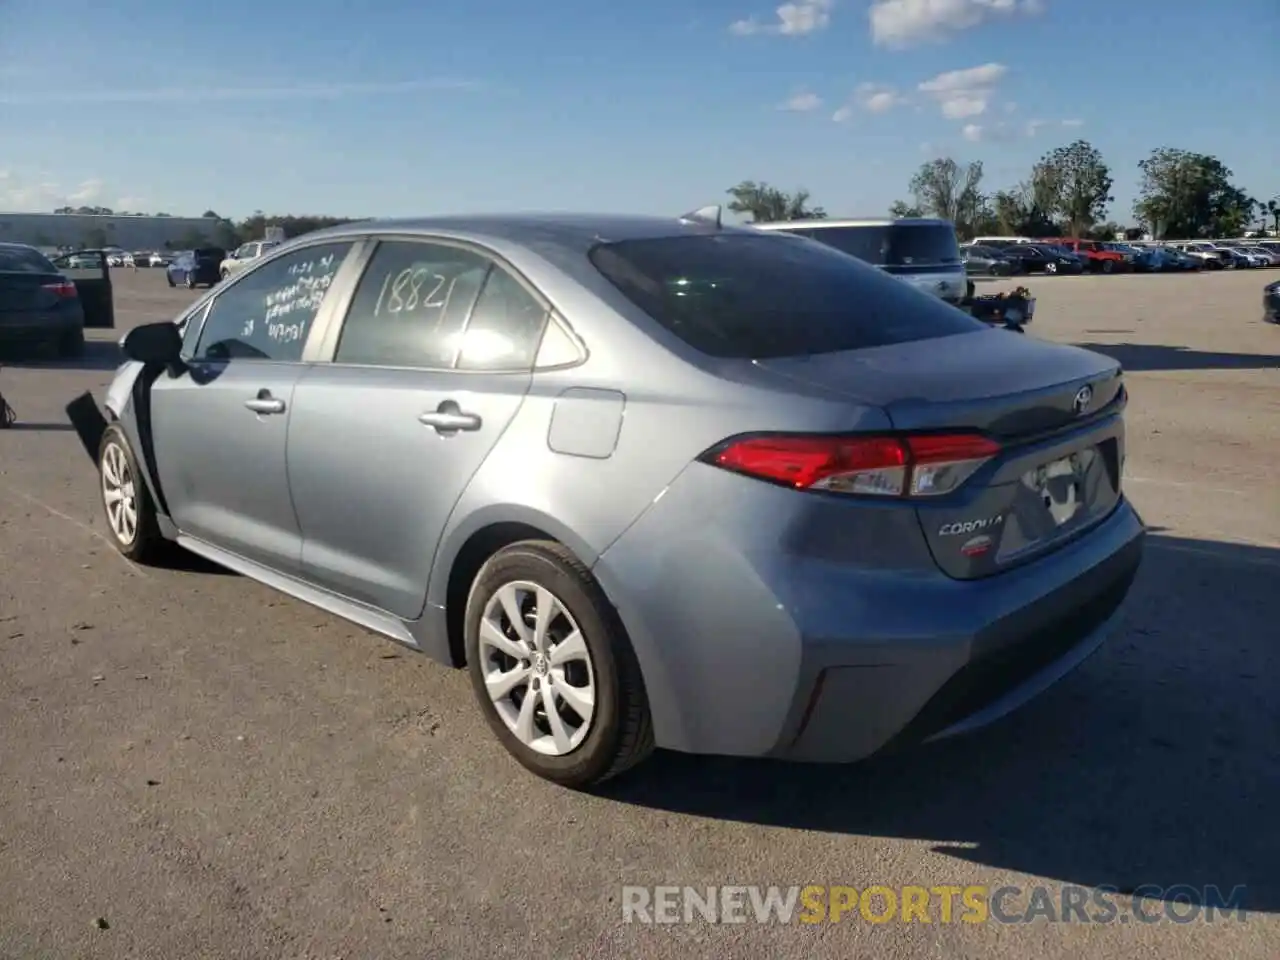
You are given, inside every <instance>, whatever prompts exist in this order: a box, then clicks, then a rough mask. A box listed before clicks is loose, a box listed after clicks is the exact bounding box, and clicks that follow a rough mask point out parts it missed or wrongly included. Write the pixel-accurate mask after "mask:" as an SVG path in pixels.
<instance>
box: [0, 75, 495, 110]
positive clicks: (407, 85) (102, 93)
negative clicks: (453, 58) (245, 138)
mask: <svg viewBox="0 0 1280 960" xmlns="http://www.w3.org/2000/svg"><path fill="white" fill-rule="evenodd" d="M479 86H481V84H479V83H477V82H474V81H471V80H447V79H445V80H404V81H400V82H397V83H311V84H294V85H292V86H284V87H273V86H253V87H190V88H187V87H156V88H154V89H138V90H127V89H124V90H122V89H111V88H103V89H99V90H85V89H77V90H35V91H28V92H23V91H3V92H0V103H3V104H15V105H26V104H46V103H175V102H182V103H195V102H208V101H235V100H248V101H262V100H337V99H339V98H342V97H376V96H394V95H396V94H404V93H416V92H419V91H424V90H471V89H475V88H477V87H479Z"/></svg>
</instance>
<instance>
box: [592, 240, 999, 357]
mask: <svg viewBox="0 0 1280 960" xmlns="http://www.w3.org/2000/svg"><path fill="white" fill-rule="evenodd" d="M590 256H591V261H592V262H593V263H594V264H595V266H596V269H598V270H599V271H600V272H601V273H602V274H603V275H604V276H605V277H606V278H607V279H608V280H609V281H610V282H612V283H613V284H614V285H615V286H616V287H617V288H618V289H619V290H620V291H621V292H622V293H623V294H624V295H625V296H627V297H628V298H629V299H630V300H631V301H632V302H633V303H635V304H636V305H637V306H638V307H640V308H641V309H642V310H644V312H645V313H647V314H648V315H649V316H650V317H652V318H653V319H654V320H656V321H657V322H658V323H659V324H661V325H662V326H663V327H665V328H666V329H667V330H669V331H670V332H671V333H673V334H675V335H676V336H677V337H679V338H680V339H681V340H683V341H684V342H685V343H687V344H689V345H690V346H692V347H693V348H694V349H696V350H699V351H701V352H703V353H705V354H708V355H710V356H715V357H738V358H766V357H785V356H804V355H808V354H818V353H834V352H837V351H841V350H857V349H861V348H865V347H875V346H882V345H884V344H891V343H903V342H906V341H912V340H925V339H929V338H932V337H945V336H949V335H951V334H956V333H967V332H970V331H975V330H981V329H985V325H984V324H982V323H980V322H978V321H976V320H974V319H973V318H972V317H970V316H968V315H967V314H965V313H962V312H961V311H959V310H957V309H955V308H954V307H951V306H948V305H947V304H945V303H943V302H942V301H941V300H940V299H938V298H937V297H935V296H933V295H932V294H927V293H922V292H920V291H918V290H915V289H914V288H912V287H911V286H910V285H908V284H906V283H903V282H902V281H901V280H899V279H897V278H895V277H892V276H890V275H888V274H886V273H884V272H882V271H880V270H877V269H875V268H874V267H870V266H868V265H866V264H864V263H861V262H859V261H858V260H856V259H854V258H853V257H849V256H846V255H845V254H843V253H839V252H837V251H835V250H833V249H831V248H829V247H827V246H825V245H824V244H821V243H818V242H816V241H800V242H798V241H796V240H795V239H793V238H787V237H778V236H772V235H769V234H765V233H754V234H750V233H741V232H738V231H725V232H723V233H717V234H706V235H699V236H678V237H660V238H651V239H644V240H622V241H618V242H615V243H603V244H599V245H598V246H596V247H595V248H594V249H593V250H592V251H591V254H590Z"/></svg>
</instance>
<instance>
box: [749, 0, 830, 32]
mask: <svg viewBox="0 0 1280 960" xmlns="http://www.w3.org/2000/svg"><path fill="white" fill-rule="evenodd" d="M833 3H834V0H794V2H792V3H784V4H782V6H780V7H778V8H777V9H776V10H775V11H774V14H775V15H776V16H777V22H775V23H761V22H760V21H759V20H757V19H756V18H755V17H748V18H747V19H746V20H737V21H734V22H733V23H732V24H730V25H729V32H730V33H733V34H737V35H738V36H740V37H745V36H750V35H752V34H756V33H779V34H782V35H783V36H790V37H800V36H804V35H805V34H806V33H815V32H816V31H818V30H822V29H824V28H826V27H827V26H828V25H829V24H830V23H831V6H832V4H833Z"/></svg>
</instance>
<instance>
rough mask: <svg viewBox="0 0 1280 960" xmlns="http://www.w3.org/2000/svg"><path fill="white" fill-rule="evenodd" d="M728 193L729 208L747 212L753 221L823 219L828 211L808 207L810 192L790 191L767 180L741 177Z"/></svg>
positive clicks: (737, 211)
mask: <svg viewBox="0 0 1280 960" xmlns="http://www.w3.org/2000/svg"><path fill="white" fill-rule="evenodd" d="M727 193H728V194H729V195H730V196H731V197H733V200H732V201H730V203H729V209H730V210H732V211H733V212H734V213H738V214H750V215H751V219H752V220H753V221H755V222H756V223H777V222H779V221H782V220H825V219H826V216H827V212H826V211H825V210H823V209H822V208H821V207H810V206H808V203H809V191H808V190H803V189H801V190H797V191H796V192H795V193H792V194H789V193H787V192H785V191H783V190H779V189H778V188H777V187H771V186H769V184H767V183H756V182H755V181H754V180H744V181H742V183H740V184H738V185H737V186H736V187H730V188H729V190H728V191H727Z"/></svg>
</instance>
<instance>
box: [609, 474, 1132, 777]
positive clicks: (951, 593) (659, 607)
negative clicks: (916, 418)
mask: <svg viewBox="0 0 1280 960" xmlns="http://www.w3.org/2000/svg"><path fill="white" fill-rule="evenodd" d="M714 472H715V471H712V470H710V468H704V475H700V476H698V477H697V478H696V479H695V480H694V481H693V482H691V483H690V482H686V481H688V480H689V479H690V478H689V477H688V476H687V475H686V476H685V477H682V478H681V480H680V481H677V483H676V484H673V486H672V487H671V488H669V489H668V491H667V492H666V493H665V494H664V496H663V497H662V498H660V499H659V500H658V501H657V502H656V503H655V505H654V506H653V507H651V508H650V510H649V511H647V513H646V514H645V515H643V516H642V517H641V518H640V519H638V520H637V521H636V522H635V524H633V526H632V527H631V529H629V530H628V532H627V533H626V534H624V535H623V536H622V537H621V538H619V540H618V542H617V543H615V544H614V545H613V546H611V547H610V548H609V549H608V550H606V551H605V552H604V553H603V554H602V555H601V557H600V559H599V561H598V562H597V564H596V566H595V572H596V575H597V577H598V578H599V579H600V582H601V584H602V585H603V586H604V588H605V591H606V592H607V593H608V595H609V596H610V598H611V599H612V600H613V601H614V604H615V606H616V607H617V609H618V612H619V615H620V616H621V617H622V620H623V623H624V624H625V626H626V628H627V630H628V633H629V635H630V637H631V640H632V644H633V646H634V647H635V649H636V653H637V657H638V659H639V660H640V663H641V668H642V671H643V672H644V677H645V683H646V687H647V688H648V691H649V698H650V706H651V709H652V711H653V719H654V731H655V737H656V739H657V741H658V744H659V746H663V747H667V748H669V749H675V750H681V751H686V752H691V753H716V754H728V755H739V756H769V757H776V758H781V759H790V760H804V761H818V762H850V761H856V760H860V759H862V758H865V757H867V756H870V755H871V754H874V753H877V752H879V751H881V750H884V749H886V748H892V747H896V746H899V745H906V744H911V743H919V742H923V741H925V740H928V739H931V738H933V737H936V736H939V735H944V734H950V733H956V732H960V731H962V730H964V729H968V728H970V727H974V726H978V725H981V724H984V723H987V722H990V721H991V720H993V719H995V718H996V717H997V716H1000V715H1003V714H1004V713H1006V712H1008V711H1009V710H1011V709H1014V708H1015V707H1017V706H1019V705H1020V704H1021V703H1024V702H1026V701H1027V700H1028V699H1030V698H1031V697H1033V696H1035V695H1037V694H1038V693H1039V692H1040V691H1042V690H1043V689H1045V688H1046V687H1047V686H1048V685H1049V684H1050V683H1051V682H1053V681H1054V680H1056V679H1058V678H1059V677H1060V676H1062V675H1065V673H1066V672H1069V670H1070V669H1071V668H1072V667H1074V666H1075V665H1076V664H1077V663H1079V662H1080V661H1082V660H1083V659H1084V657H1085V656H1087V654H1088V653H1089V652H1091V651H1092V650H1093V649H1095V648H1096V647H1097V646H1098V645H1099V644H1100V643H1101V642H1102V640H1103V639H1104V637H1105V634H1106V630H1107V628H1108V626H1109V624H1110V623H1111V622H1112V620H1113V619H1114V617H1115V616H1116V614H1117V611H1118V610H1119V609H1120V606H1121V604H1122V602H1123V600H1124V599H1125V596H1126V595H1127V593H1128V590H1129V587H1130V584H1131V583H1132V581H1133V577H1134V575H1135V573H1136V571H1137V569H1138V566H1139V563H1140V561H1141V557H1142V548H1143V537H1144V531H1143V526H1142V522H1141V520H1140V519H1139V518H1138V516H1137V514H1136V513H1135V511H1134V510H1133V509H1132V507H1131V506H1130V505H1129V504H1128V503H1127V501H1124V500H1121V501H1120V503H1119V505H1118V506H1117V507H1116V509H1115V510H1114V511H1113V512H1112V513H1111V514H1110V516H1108V518H1107V519H1106V520H1104V521H1102V522H1101V523H1100V524H1098V525H1097V526H1095V527H1093V528H1092V529H1091V530H1089V531H1087V532H1086V533H1084V534H1083V535H1081V536H1080V537H1079V538H1078V539H1076V540H1074V541H1071V542H1069V543H1068V544H1066V545H1064V546H1062V547H1060V548H1059V549H1057V550H1056V551H1054V552H1053V553H1051V554H1049V555H1047V556H1044V557H1042V558H1040V559H1038V560H1037V561H1035V562H1033V563H1029V564H1027V565H1026V566H1024V567H1020V568H1017V569H1013V570H1009V571H1007V572H1005V573H1002V574H998V575H995V576H992V577H987V578H984V579H980V580H973V581H959V580H954V579H951V578H950V577H947V576H946V575H944V574H943V573H941V572H940V571H939V570H938V569H937V567H936V565H935V564H934V563H933V562H932V559H931V557H929V556H927V546H926V545H925V544H924V543H923V535H921V536H920V538H919V540H920V544H919V546H918V547H917V545H916V544H915V543H912V542H908V540H910V539H911V538H908V537H904V536H900V535H898V534H897V533H896V531H895V530H894V529H891V528H890V526H889V525H887V521H883V522H885V523H886V526H884V528H883V530H882V531H881V532H882V533H883V534H884V537H883V538H882V539H875V538H873V539H866V538H864V537H863V536H861V535H859V536H858V538H857V542H858V544H860V545H862V546H859V547H858V549H859V550H861V551H865V552H866V553H867V554H869V555H870V554H874V556H869V557H868V560H867V562H866V563H865V564H863V565H860V566H851V565H850V564H849V562H848V560H847V559H846V557H847V550H848V546H847V544H840V543H837V542H836V541H837V540H839V539H842V538H843V536H844V535H843V534H841V535H840V536H834V535H831V536H829V537H828V540H829V542H828V543H827V544H826V545H824V546H823V547H822V548H821V549H818V550H816V551H815V550H814V549H812V548H809V549H806V551H805V554H806V555H799V554H798V553H797V552H795V551H793V550H791V549H790V548H789V547H788V539H789V538H791V537H798V536H799V535H800V531H798V530H797V529H796V528H797V527H800V526H803V524H802V523H800V522H798V521H796V520H794V519H793V520H792V521H787V520H785V519H783V520H779V519H778V514H779V513H780V512H782V513H785V512H786V510H787V506H786V504H787V501H786V499H785V498H787V497H795V496H796V494H795V493H794V492H793V491H789V490H784V489H780V488H776V487H770V486H768V485H766V484H758V485H757V486H759V487H760V488H761V489H760V490H759V491H755V490H751V489H747V490H743V489H735V488H734V486H733V484H735V483H736V484H737V485H739V487H740V486H741V485H742V484H744V482H745V481H743V480H742V479H741V478H735V477H727V478H719V477H708V476H706V475H705V474H710V473H714ZM699 487H701V488H702V489H701V490H697V489H694V488H699ZM735 500H736V503H735ZM726 503H728V504H733V507H732V510H731V511H729V512H726V510H725V509H724V507H723V506H722V505H723V504H726ZM713 504H717V505H718V506H713ZM748 507H749V508H750V516H748V514H747V513H746V512H743V513H741V514H738V519H739V520H741V522H742V525H743V529H742V532H741V533H738V532H735V531H734V530H732V529H726V526H732V524H726V523H725V519H728V518H729V517H730V516H731V514H732V513H736V512H737V511H738V510H740V509H743V508H748ZM853 509H855V510H863V511H864V512H865V513H866V514H868V516H867V517H866V518H865V523H866V524H867V528H866V530H867V532H870V533H872V534H874V531H875V529H876V527H877V524H879V523H881V522H882V521H881V520H878V519H877V518H876V516H875V511H874V510H873V509H869V508H865V507H861V506H859V507H854V508H853ZM750 517H757V518H760V519H759V520H757V521H755V523H756V524H757V526H755V527H754V528H752V527H750V526H747V523H748V521H749V520H750ZM722 518H725V519H722ZM858 522H859V523H862V522H864V518H859V521H858ZM762 528H763V530H764V533H763V534H762ZM917 529H918V528H917ZM825 535H826V534H822V533H818V532H815V531H804V537H805V540H806V543H809V544H810V545H811V544H812V543H813V541H814V540H815V539H820V538H821V537H822V536H825ZM920 550H923V551H926V553H925V554H924V555H921V554H919V553H918V551H920ZM824 552H826V553H829V554H830V555H831V556H832V559H826V558H824V556H823V553H824Z"/></svg>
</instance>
